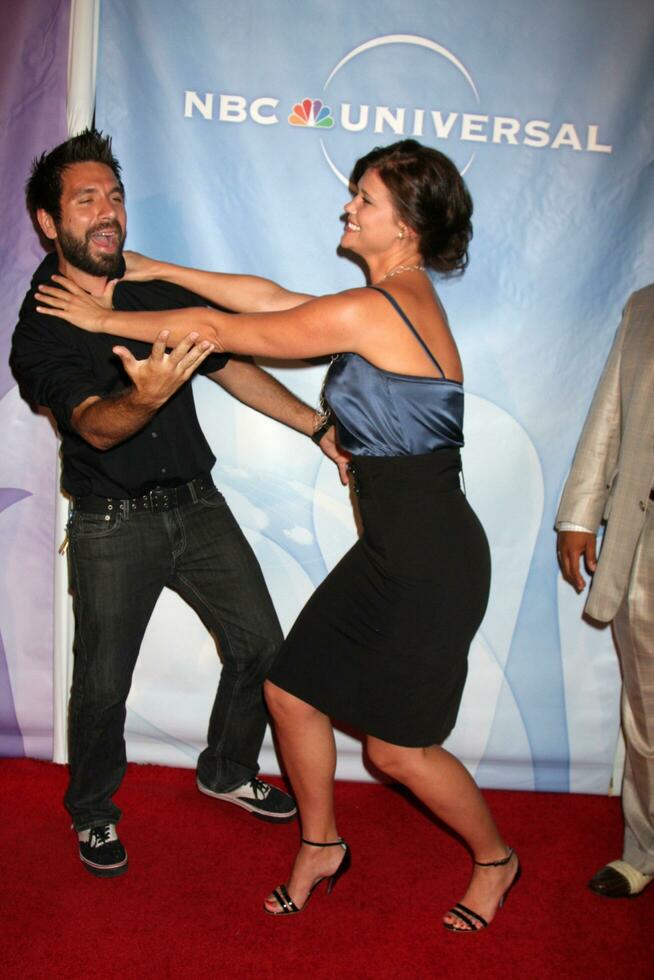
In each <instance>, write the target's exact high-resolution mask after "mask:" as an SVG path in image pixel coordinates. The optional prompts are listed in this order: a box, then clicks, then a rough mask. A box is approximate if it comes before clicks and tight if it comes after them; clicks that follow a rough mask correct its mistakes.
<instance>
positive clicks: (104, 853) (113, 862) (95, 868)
mask: <svg viewBox="0 0 654 980" xmlns="http://www.w3.org/2000/svg"><path fill="white" fill-rule="evenodd" d="M77 836H78V838H79V856H80V858H81V860H82V864H83V865H84V867H85V868H86V869H87V871H90V872H91V874H92V875H97V876H98V878H115V877H116V875H122V874H123V872H124V871H127V852H126V851H125V848H124V847H123V845H122V844H121V842H120V840H119V839H118V834H117V833H116V825H115V824H113V823H106V824H104V826H102V827H89V828H88V830H80V831H78V834H77Z"/></svg>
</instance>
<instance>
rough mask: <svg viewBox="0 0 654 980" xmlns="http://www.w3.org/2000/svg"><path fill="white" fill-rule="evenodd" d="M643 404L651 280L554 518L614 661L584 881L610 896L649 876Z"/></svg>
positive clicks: (649, 585)
mask: <svg viewBox="0 0 654 980" xmlns="http://www.w3.org/2000/svg"><path fill="white" fill-rule="evenodd" d="M653 404H654V284H653V285H650V286H647V287H646V288H645V289H641V290H640V291H639V292H636V293H634V294H633V295H632V296H631V297H630V299H629V302H628V303H627V306H626V307H625V311H624V316H623V319H622V323H621V325H620V329H619V330H618V333H617V336H616V339H615V342H614V344H613V348H612V350H611V353H610V356H609V359H608V361H607V363H606V367H605V368H604V373H603V374H602V378H601V380H600V382H599V386H598V388H597V391H596V393H595V397H594V399H593V403H592V405H591V408H590V412H589V414H588V418H587V419H586V424H585V426H584V430H583V432H582V434H581V438H580V441H579V445H578V446H577V452H576V454H575V458H574V462H573V465H572V470H571V472H570V476H569V477H568V481H567V483H566V485H565V489H564V491H563V497H562V499H561V504H560V507H559V511H558V514H557V518H556V527H557V530H558V544H557V547H558V555H559V563H560V565H561V571H562V573H563V577H564V578H565V579H566V581H568V582H569V583H570V584H571V585H572V586H574V588H575V589H576V590H577V591H578V592H581V590H582V589H583V588H584V586H585V580H584V578H583V576H582V575H581V572H580V569H579V559H580V557H581V556H582V555H583V557H584V561H585V564H586V569H587V570H588V572H590V573H591V574H592V575H593V580H592V583H591V588H590V595H589V597H588V601H587V602H586V606H585V610H586V612H587V614H588V615H589V616H591V617H592V618H593V619H596V620H599V621H600V622H604V623H608V622H612V623H613V632H614V636H615V640H616V645H617V647H618V653H619V657H620V664H621V668H622V679H623V688H622V728H623V732H624V737H625V743H626V764H625V774H624V784H623V788H622V808H623V813H624V821H625V833H624V847H623V853H622V859H621V860H617V861H611V862H610V863H609V864H608V865H606V866H605V867H604V868H602V869H601V870H600V871H599V872H598V873H597V874H596V875H595V877H594V878H592V879H591V881H590V882H589V883H588V887H589V888H590V889H591V890H592V891H594V892H597V894H599V895H605V896H607V897H610V898H626V897H631V896H633V895H638V894H640V893H641V892H642V891H643V889H644V888H646V887H647V885H649V883H650V882H651V881H652V878H653V877H654V515H653V513H652V511H653V507H654V505H653V504H652V500H654V490H653V489H652V488H653V487H654V453H653V452H652V449H653V447H654V412H653V411H652V406H653ZM603 521H604V522H605V523H606V530H605V534H604V541H603V544H602V549H601V552H600V555H599V558H597V557H596V551H595V535H596V533H597V530H598V528H599V525H600V523H601V522H603Z"/></svg>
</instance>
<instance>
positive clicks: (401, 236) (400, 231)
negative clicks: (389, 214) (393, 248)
mask: <svg viewBox="0 0 654 980" xmlns="http://www.w3.org/2000/svg"><path fill="white" fill-rule="evenodd" d="M397 237H398V238H404V228H400V230H399V231H398V233H397Z"/></svg>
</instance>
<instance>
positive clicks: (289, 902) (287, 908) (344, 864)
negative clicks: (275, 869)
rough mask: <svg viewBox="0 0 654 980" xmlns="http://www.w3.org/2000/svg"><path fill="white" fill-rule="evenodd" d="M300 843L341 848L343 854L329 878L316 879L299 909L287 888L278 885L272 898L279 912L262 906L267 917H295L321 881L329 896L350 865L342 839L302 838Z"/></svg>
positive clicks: (349, 856)
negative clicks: (319, 840)
mask: <svg viewBox="0 0 654 980" xmlns="http://www.w3.org/2000/svg"><path fill="white" fill-rule="evenodd" d="M302 843H303V844H309V845H310V846H311V847H342V848H343V851H344V852H345V853H344V854H343V857H342V859H341V863H340V864H339V866H338V867H337V869H336V871H334V873H333V874H331V875H329V877H326V876H325V875H323V876H322V877H321V878H316V880H315V881H314V883H313V885H312V886H311V888H310V889H309V894H308V895H307V897H306V901H305V903H304V905H302V906H301V907H300V908H298V907H297V905H296V904H295V902H294V901H293V899H292V898H291V896H290V895H289V893H288V888H287V887H286V885H279V886H278V887H277V888H276V889H275V890H274V892H273V893H272V897H273V898H274V899H275V901H276V902H277V905H278V907H279V910H278V911H277V912H272V911H271V910H270V909H269V908H266V906H265V905H264V907H263V910H264V912H266V914H267V915H297V914H298V912H301V911H302V910H303V909H304V908H306V906H307V905H308V903H309V899H310V898H311V896H312V895H313V893H314V891H315V889H316V888H317V887H318V885H319V884H320V882H321V881H325V879H326V880H327V894H328V895H331V893H332V891H333V890H334V886H335V884H336V882H337V881H338V879H339V878H341V877H342V876H343V875H344V874H345V872H346V871H347V870H348V869H349V868H350V867H351V865H352V853H351V851H350V848H349V847H348V845H347V844H346V843H345V841H344V840H343V838H342V837H339V838H338V840H330V841H325V842H324V843H318V842H316V841H313V840H306V839H305V838H304V837H303V838H302Z"/></svg>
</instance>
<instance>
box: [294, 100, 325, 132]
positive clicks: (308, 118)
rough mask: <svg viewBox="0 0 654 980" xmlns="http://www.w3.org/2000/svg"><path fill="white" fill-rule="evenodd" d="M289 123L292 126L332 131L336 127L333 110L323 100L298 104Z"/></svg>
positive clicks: (303, 101)
mask: <svg viewBox="0 0 654 980" xmlns="http://www.w3.org/2000/svg"><path fill="white" fill-rule="evenodd" d="M288 121H289V123H290V124H291V126H306V127H308V128H311V129H331V128H332V126H333V125H334V119H333V117H332V110H331V109H330V107H329V106H328V105H324V104H323V102H322V100H321V99H303V100H302V102H296V103H295V105H294V106H293V111H292V113H291V114H290V116H289V117H288Z"/></svg>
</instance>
